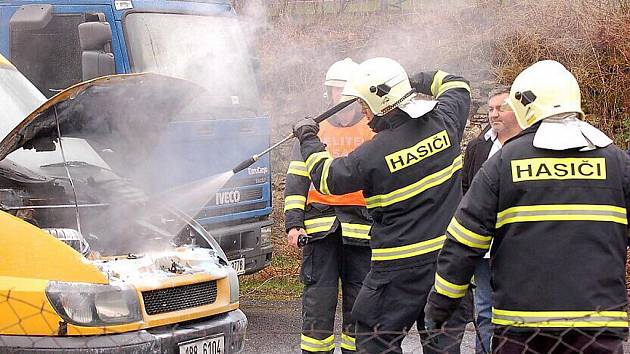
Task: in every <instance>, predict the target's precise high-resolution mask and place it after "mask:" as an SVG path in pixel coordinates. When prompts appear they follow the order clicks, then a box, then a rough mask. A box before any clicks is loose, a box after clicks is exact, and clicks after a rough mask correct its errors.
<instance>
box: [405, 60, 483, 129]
mask: <svg viewBox="0 0 630 354" xmlns="http://www.w3.org/2000/svg"><path fill="white" fill-rule="evenodd" d="M409 81H410V82H411V87H413V88H414V89H415V90H416V92H419V93H423V94H425V95H429V96H432V97H434V98H435V99H436V100H437V101H438V104H437V106H436V107H435V109H436V110H441V111H443V112H444V113H445V114H444V115H442V116H443V117H445V119H448V120H449V122H448V123H449V124H453V125H455V127H456V131H458V132H460V135H461V134H463V131H464V127H465V126H466V121H467V120H468V115H469V111H470V100H471V98H470V85H469V84H468V81H466V79H464V78H463V77H461V76H457V75H453V74H449V73H447V72H444V71H442V70H438V71H428V72H421V73H418V74H415V75H412V76H411V77H410V78H409ZM460 138H461V136H460Z"/></svg>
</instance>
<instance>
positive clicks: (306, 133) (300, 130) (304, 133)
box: [293, 118, 319, 142]
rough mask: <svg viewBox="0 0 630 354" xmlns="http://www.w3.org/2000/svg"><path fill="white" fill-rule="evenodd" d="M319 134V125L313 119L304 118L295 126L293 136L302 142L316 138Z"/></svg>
mask: <svg viewBox="0 0 630 354" xmlns="http://www.w3.org/2000/svg"><path fill="white" fill-rule="evenodd" d="M318 132H319V125H318V124H317V122H315V121H314V120H313V119H312V118H304V119H302V120H300V121H299V122H297V123H295V124H294V125H293V135H295V137H296V138H298V140H300V142H303V141H304V140H306V139H308V138H310V137H314V136H316V135H317V133H318Z"/></svg>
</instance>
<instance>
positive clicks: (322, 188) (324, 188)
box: [319, 159, 333, 195]
mask: <svg viewBox="0 0 630 354" xmlns="http://www.w3.org/2000/svg"><path fill="white" fill-rule="evenodd" d="M332 162H333V160H332V159H326V161H324V166H323V168H322V179H321V180H320V182H319V192H320V193H321V194H323V195H330V189H328V172H329V171H330V164H332Z"/></svg>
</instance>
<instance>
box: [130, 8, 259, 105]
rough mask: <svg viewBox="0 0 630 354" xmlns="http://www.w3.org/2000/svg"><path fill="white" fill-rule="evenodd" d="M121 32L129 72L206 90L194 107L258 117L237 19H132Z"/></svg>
mask: <svg viewBox="0 0 630 354" xmlns="http://www.w3.org/2000/svg"><path fill="white" fill-rule="evenodd" d="M125 29H126V34H127V39H128V46H129V51H130V54H131V59H132V66H133V71H134V72H145V71H149V72H156V73H159V74H164V75H169V76H173V77H177V78H182V79H186V80H190V81H192V82H194V83H196V84H198V85H200V86H202V87H204V88H206V89H207V91H208V92H209V93H210V94H209V95H207V97H203V98H199V100H202V103H203V105H199V104H196V105H194V106H195V107H200V106H202V107H206V108H212V110H213V111H214V112H216V111H217V109H218V110H219V111H228V112H230V111H231V112H234V111H249V112H250V113H256V112H257V105H258V103H257V102H258V101H257V100H258V92H257V90H256V82H255V76H254V71H253V68H252V65H251V62H250V57H249V54H248V48H247V44H246V42H245V38H244V35H243V33H242V32H241V28H240V24H239V22H238V20H237V19H236V18H233V17H220V16H195V15H179V14H160V13H131V14H129V15H127V16H126V17H125ZM162 95H168V93H164V94H162ZM227 114H228V116H229V113H227Z"/></svg>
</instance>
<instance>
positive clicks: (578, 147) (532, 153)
mask: <svg viewBox="0 0 630 354" xmlns="http://www.w3.org/2000/svg"><path fill="white" fill-rule="evenodd" d="M508 107H509V109H511V110H513V111H514V114H515V115H516V118H517V120H518V123H519V125H520V126H521V127H523V128H525V130H523V132H522V133H520V134H519V135H517V136H516V137H514V138H513V139H511V140H510V141H509V142H508V144H506V145H505V146H504V147H503V148H502V149H501V150H499V151H498V152H497V153H496V154H495V155H494V156H493V157H492V158H490V159H489V160H488V161H487V162H486V163H485V164H484V165H483V166H482V167H481V169H480V170H479V172H478V173H477V176H476V177H475V178H474V180H473V182H472V185H471V187H470V189H469V191H468V193H467V194H466V196H464V199H463V200H462V201H461V203H460V205H459V207H458V208H457V212H456V213H455V216H454V217H453V219H452V221H451V223H450V224H449V226H448V229H447V233H446V234H447V239H446V241H445V243H444V247H443V248H442V251H441V252H440V256H439V258H438V267H437V273H436V275H435V278H436V282H435V285H434V289H433V291H432V292H431V295H430V296H429V301H428V304H427V307H426V309H425V313H426V314H427V319H426V322H427V323H430V324H432V325H433V326H434V327H435V328H440V326H441V325H442V323H444V321H447V320H448V318H449V316H450V314H451V313H452V312H453V311H454V309H456V308H457V304H458V302H459V300H460V298H459V297H458V296H456V295H457V293H456V292H454V291H453V289H455V290H457V291H460V292H461V291H465V289H466V288H467V287H468V284H469V283H470V280H471V277H472V275H473V272H474V270H475V266H476V264H477V263H478V262H479V260H481V259H482V258H483V255H484V254H485V253H486V252H487V251H488V249H490V248H491V251H490V252H491V256H490V259H491V262H492V268H491V271H492V298H493V304H492V305H493V308H492V323H493V324H494V336H493V338H492V350H493V352H494V353H501V354H511V353H622V352H623V347H622V340H623V339H624V338H626V337H627V333H628V314H627V301H628V300H627V293H626V287H625V264H626V251H627V247H628V213H627V210H628V208H629V207H630V159H629V158H628V156H627V155H626V153H625V152H624V151H622V150H620V149H619V148H617V147H616V146H614V145H613V144H612V140H611V139H609V138H608V137H607V136H606V135H605V134H604V133H602V132H601V131H599V130H597V129H596V128H594V127H593V126H591V125H590V124H588V123H586V122H584V121H583V120H582V119H583V118H584V113H583V111H582V108H581V95H580V88H579V86H578V83H577V80H576V79H575V77H574V76H573V75H572V74H571V73H570V72H569V71H568V70H566V68H564V66H562V65H561V64H560V63H558V62H555V61H550V60H546V61H541V62H538V63H536V64H534V65H532V66H531V67H529V68H527V69H526V70H525V71H523V72H522V73H521V74H519V76H518V77H517V78H516V79H515V80H514V83H513V84H512V89H511V90H510V95H509V98H508V100H507V104H506V107H505V109H508Z"/></svg>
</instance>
